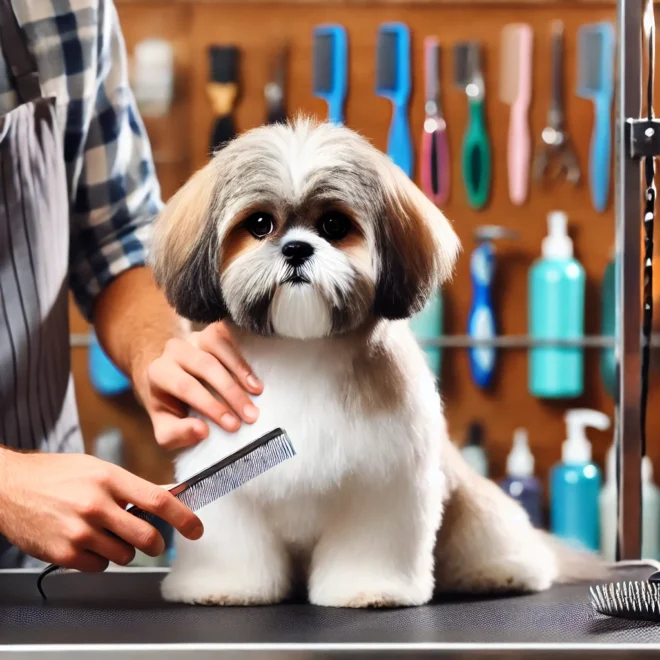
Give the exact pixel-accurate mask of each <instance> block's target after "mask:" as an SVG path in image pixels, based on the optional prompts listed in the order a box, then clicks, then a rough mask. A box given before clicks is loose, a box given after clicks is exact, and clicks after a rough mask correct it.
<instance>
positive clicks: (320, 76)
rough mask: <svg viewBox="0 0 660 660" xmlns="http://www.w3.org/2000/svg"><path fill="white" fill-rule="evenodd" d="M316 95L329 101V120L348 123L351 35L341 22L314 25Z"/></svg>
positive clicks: (313, 77)
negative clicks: (349, 42)
mask: <svg viewBox="0 0 660 660" xmlns="http://www.w3.org/2000/svg"><path fill="white" fill-rule="evenodd" d="M312 87H313V90H314V96H317V97H318V98H321V99H323V100H324V101H325V102H326V103H327V104H328V121H330V122H331V123H333V124H343V123H344V102H345V100H346V89H347V87H348V37H347V36H346V30H345V29H344V27H343V26H341V25H335V24H327V25H317V26H316V27H315V28H314V68H313V75H312Z"/></svg>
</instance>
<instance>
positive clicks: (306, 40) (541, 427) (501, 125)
mask: <svg viewBox="0 0 660 660" xmlns="http://www.w3.org/2000/svg"><path fill="white" fill-rule="evenodd" d="M119 10H120V16H121V20H122V25H123V28H124V32H125V35H126V39H127V43H128V46H129V49H130V48H132V46H133V45H134V44H135V42H136V41H137V40H139V39H140V38H143V37H144V36H156V35H158V34H161V35H162V36H167V37H168V38H170V37H172V38H174V39H175V41H176V45H177V58H178V61H179V62H180V66H181V69H180V72H181V77H182V78H183V79H184V80H183V81H182V84H181V87H180V94H181V95H182V98H183V99H185V102H183V105H184V106H185V111H184V109H183V108H182V109H181V110H180V114H178V115H177V116H176V117H175V118H173V121H172V124H171V133H177V134H178V135H179V136H180V137H181V142H180V143H178V144H182V145H186V146H187V147H188V148H189V161H185V159H182V161H181V162H177V163H176V164H175V165H174V166H172V165H170V171H167V170H166V168H165V166H164V165H161V166H159V173H160V174H161V176H162V177H163V183H164V184H165V185H164V193H165V195H166V196H169V194H171V192H172V191H173V190H174V188H175V187H176V186H177V185H178V182H179V181H182V180H183V178H185V175H184V170H186V172H185V174H188V172H192V171H193V170H194V169H196V168H197V167H199V166H201V165H203V164H204V163H205V162H206V161H207V158H208V136H209V131H210V127H211V122H212V114H211V108H210V105H209V103H208V101H207V98H206V93H205V88H204V86H205V83H206V80H207V78H208V61H207V48H208V46H210V45H212V44H221V43H233V44H236V45H238V46H239V47H240V48H241V49H242V78H241V97H240V101H239V105H238V108H237V125H238V128H239V130H242V131H244V130H247V129H249V128H252V127H254V126H257V125H259V124H260V123H261V122H262V121H263V118H264V116H265V111H266V108H265V102H264V97H263V87H264V84H265V82H266V79H267V75H268V67H269V63H270V58H271V56H272V53H273V51H274V49H275V48H277V46H278V44H279V43H281V42H282V41H283V40H286V41H288V43H289V46H290V49H291V58H290V62H291V66H290V72H289V88H288V90H287V103H288V107H289V109H290V110H291V111H292V112H293V111H300V112H304V113H309V114H313V115H318V116H321V117H323V116H325V106H324V104H323V103H322V102H321V101H319V100H318V99H315V98H314V97H313V96H312V94H311V45H312V43H311V33H312V28H313V26H314V25H315V24H317V23H321V22H326V21H332V22H339V23H343V24H344V25H345V26H346V27H347V29H348V32H349V39H350V80H349V83H350V90H349V98H348V103H347V108H346V118H347V124H348V125H349V126H350V127H351V128H354V129H356V130H358V131H360V132H361V133H363V134H364V135H366V136H367V137H368V138H369V139H371V140H372V141H373V142H374V143H375V144H376V145H377V146H378V147H380V148H385V145H386V138H387V131H388V127H389V120H390V116H391V112H390V106H389V104H388V103H387V102H386V101H385V100H383V99H381V98H378V97H376V96H375V95H374V93H373V87H374V53H375V38H376V31H377V28H378V25H379V23H380V22H382V21H389V20H400V21H404V22H406V23H407V24H408V25H409V26H410V28H411V31H412V35H413V45H414V52H413V70H414V85H413V87H414V91H413V96H412V104H411V111H410V119H411V126H412V128H413V131H414V135H415V140H416V142H418V141H419V137H420V131H421V126H422V122H423V103H424V99H423V80H422V61H423V50H422V49H423V39H424V37H425V36H427V35H437V36H438V37H439V39H440V43H441V45H442V48H443V50H442V101H443V106H444V111H445V115H446V117H447V121H448V125H449V137H450V148H451V154H452V158H453V168H452V177H453V183H452V194H451V198H450V200H449V202H448V204H447V205H446V208H445V209H444V210H445V212H446V213H447V215H448V216H449V218H450V219H451V220H452V221H453V222H454V224H455V227H456V229H457V231H458V233H459V235H460V237H461V239H462V241H463V245H464V254H463V256H462V257H461V259H460V261H459V264H458V268H457V271H456V276H455V279H454V281H453V282H452V284H451V285H449V286H448V287H447V291H446V307H447V314H446V319H447V320H446V325H447V327H446V331H447V332H448V333H459V334H461V333H464V332H465V328H466V324H467V315H468V310H469V305H470V295H471V292H470V279H469V272H468V266H469V264H468V261H469V259H468V257H469V252H470V251H471V250H472V248H473V246H474V243H473V241H472V235H473V231H474V229H475V228H476V227H477V226H479V225H481V224H503V225H506V226H509V227H514V228H516V229H517V230H518V231H519V232H520V234H521V237H520V240H518V241H516V242H513V241H509V242H507V243H502V244H501V245H499V247H498V260H499V265H498V276H497V294H496V302H497V311H498V314H499V318H500V330H501V332H503V333H506V334H524V333H525V332H526V327H527V305H526V300H527V273H528V270H529V267H530V265H531V263H532V261H533V260H534V259H535V258H536V257H537V256H538V255H539V253H540V245H541V239H542V238H543V236H544V235H545V231H546V219H545V218H546V213H547V212H548V211H550V210H554V209H563V210H565V211H567V212H568V214H569V222H570V227H571V233H572V235H573V238H574V241H575V249H576V254H577V256H578V258H579V259H580V260H581V261H582V263H583V264H584V266H585V269H586V271H587V277H588V284H587V286H588V292H587V293H588V295H587V324H586V326H587V327H586V329H587V332H588V333H590V334H596V333H598V331H599V316H600V283H601V279H602V275H603V271H604V269H605V266H606V264H607V261H608V259H609V256H610V251H611V248H612V244H613V241H614V216H613V211H612V205H611V204H610V207H609V209H608V210H607V212H606V213H603V214H599V213H596V212H595V211H594V210H593V209H592V207H591V203H590V199H589V193H588V188H587V185H586V172H587V166H588V153H589V140H590V136H591V127H592V107H591V105H590V103H589V102H587V101H583V100H581V99H578V98H577V97H576V96H575V94H574V89H575V82H576V59H575V58H576V31H577V28H578V26H579V25H581V24H582V23H586V22H592V21H599V20H615V7H614V4H613V3H612V2H568V1H567V2H548V3H541V2H528V3H521V2H518V3H501V4H500V3H495V2H487V3H473V2H461V3H446V2H437V3H433V2H424V3H405V2H387V3H363V2H342V3H320V2H319V3H316V2H294V1H292V2H265V3H240V2H238V1H236V2H226V1H223V2H211V1H206V2H194V1H193V0H187V1H185V2H180V3H153V2H149V1H148V0H146V1H143V2H139V1H135V0H130V1H127V0H124V2H121V3H120V4H119ZM554 18H561V19H563V21H564V23H565V28H566V35H565V36H566V56H565V66H566V102H567V114H568V128H569V131H570V133H571V135H572V136H573V138H574V141H575V143H576V149H577V151H578V155H579V159H580V164H581V166H582V169H583V173H584V175H585V179H584V182H583V184H582V185H581V186H580V187H579V188H578V189H573V188H571V187H570V186H568V185H558V186H555V187H551V188H549V189H546V188H541V187H538V186H534V187H533V188H532V189H531V196H530V199H529V201H528V202H527V203H526V204H525V205H524V206H522V207H514V206H513V205H512V204H511V203H510V202H509V200H508V196H507V184H506V139H507V127H508V108H507V106H504V105H503V104H502V103H500V101H499V100H498V81H499V78H500V72H499V37H500V30H501V28H502V27H503V26H504V25H505V24H506V23H508V22H513V21H525V22H529V23H530V24H531V25H532V26H533V28H534V31H535V45H534V91H533V103H532V110H531V124H532V131H533V140H534V143H536V142H537V141H538V139H539V136H540V131H541V129H542V128H543V126H544V125H545V119H546V117H545V114H546V109H547V104H548V97H549V68H550V61H549V44H550V22H551V20H552V19H554ZM465 38H477V39H480V40H482V42H483V46H484V49H485V74H486V94H487V120H488V127H489V130H490V135H491V139H492V143H493V154H494V178H493V194H492V198H491V202H490V204H489V206H488V207H487V208H486V210H484V211H482V212H475V211H472V210H470V209H469V208H468V207H467V204H466V201H465V196H464V192H463V189H462V183H461V181H460V166H459V162H460V161H459V154H460V145H461V140H462V135H463V132H464V129H465V122H466V116H467V113H466V99H465V95H464V94H462V93H460V92H459V91H458V90H456V89H455V88H454V87H453V84H452V82H451V72H452V61H451V56H450V52H449V51H450V47H451V45H452V44H453V43H455V42H456V41H459V40H461V39H465ZM180 102H181V101H180ZM151 132H152V133H153V134H154V137H155V138H156V135H155V130H154V129H153V127H152V128H151ZM165 133H167V131H165ZM157 139H162V137H160V138H157ZM416 147H417V145H416ZM155 151H156V149H155ZM184 161H185V162H184ZM586 356H587V362H586V364H587V367H586V372H587V379H586V384H585V387H586V393H585V395H584V396H583V397H581V398H580V399H579V400H576V401H573V402H570V405H571V406H572V407H592V408H596V409H599V410H603V411H605V412H606V413H608V414H610V415H611V414H612V412H613V407H612V403H611V401H610V400H609V398H608V397H607V395H606V394H605V392H604V390H603V388H602V385H601V382H600V376H599V371H598V352H597V351H594V350H591V351H587V352H586ZM498 362H499V364H498V375H497V378H496V382H495V385H494V387H493V389H492V391H490V392H481V391H480V390H478V389H477V387H476V386H475V385H474V384H473V383H472V381H471V378H470V376H469V370H468V360H467V353H466V351H465V350H462V349H451V350H449V349H448V350H446V351H445V359H444V363H445V364H444V371H443V383H442V389H443V396H444V400H445V404H446V410H447V416H448V419H449V423H450V430H451V432H452V434H453V435H454V437H456V438H457V439H459V440H461V439H462V437H463V434H464V432H465V428H466V426H467V424H468V423H469V422H470V420H472V419H480V420H482V421H483V423H484V424H485V426H486V431H487V443H488V447H487V448H488V452H489V455H490V457H491V460H492V463H493V470H494V473H495V474H496V475H500V474H501V473H502V471H503V466H504V459H505V457H506V453H507V452H508V449H509V446H510V442H511V436H512V433H513V430H514V428H515V427H517V426H526V427H527V428H528V429H529V432H530V439H531V444H532V448H533V451H534V453H535V456H536V460H537V465H538V467H539V472H540V474H541V475H542V476H544V477H545V475H546V474H547V470H548V468H549V467H550V466H551V465H552V464H553V463H554V462H555V461H557V460H558V459H559V455H560V445H561V442H562V440H563V439H564V424H563V420H562V417H563V413H564V411H565V410H566V408H567V403H566V402H561V403H545V402H541V401H538V400H536V399H534V398H533V397H532V396H531V395H530V394H529V393H528V391H527V353H526V351H522V350H520V351H514V350H506V351H505V350H502V351H500V353H499V355H498ZM76 377H77V383H78V384H79V388H80V387H84V386H85V380H84V375H83V374H82V371H81V370H80V368H79V367H78V369H77V372H76ZM656 392H657V388H656V391H655V392H654V394H655V393H656ZM87 403H88V411H87V412H85V413H84V414H86V415H88V416H89V417H93V418H95V419H96V418H99V417H103V416H107V417H108V419H115V420H116V419H119V417H117V414H118V413H116V411H114V410H112V409H111V408H109V407H108V404H106V403H102V402H99V401H98V400H97V399H94V400H93V401H92V400H90V399H88V400H87ZM654 407H655V408H657V406H654V405H652V406H651V408H652V409H653V408H654ZM122 414H124V412H122ZM127 414H129V415H130V416H132V414H133V413H132V412H130V413H127ZM113 416H114V417H113ZM83 421H84V422H85V418H84V419H83ZM89 428H92V424H91V422H89V421H88V422H86V427H85V430H87V429H89ZM140 428H141V429H143V428H145V429H147V428H148V426H147V425H146V424H145V425H143V426H142V425H141V426H140ZM654 428H657V425H654ZM145 433H146V431H145ZM590 435H591V437H592V438H593V440H594V455H595V458H596V459H597V460H598V461H600V462H602V460H603V458H604V454H605V451H606V449H607V447H608V445H609V443H610V441H611V434H610V433H597V432H595V431H594V432H592V433H591V434H590ZM656 444H657V443H653V442H652V444H651V446H650V448H649V449H650V452H651V454H652V456H653V457H654V458H660V452H659V451H658V448H657V446H656ZM135 451H136V455H137V453H138V452H137V450H135ZM150 460H151V459H150ZM135 464H136V465H140V466H141V467H140V469H146V468H144V464H143V462H141V461H140V460H137V459H136V463H135Z"/></svg>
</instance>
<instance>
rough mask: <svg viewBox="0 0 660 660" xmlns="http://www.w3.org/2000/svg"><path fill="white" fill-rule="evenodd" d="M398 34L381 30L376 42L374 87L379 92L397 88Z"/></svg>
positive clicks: (390, 91) (387, 91) (391, 90)
mask: <svg viewBox="0 0 660 660" xmlns="http://www.w3.org/2000/svg"><path fill="white" fill-rule="evenodd" d="M398 39H399V35H398V34H397V33H396V32H388V31H387V30H381V31H380V32H379V33H378V43H377V44H376V89H377V90H378V92H379V93H381V94H382V93H392V92H396V91H397V89H398V87H397V86H398V83H399V79H398V75H397V61H398V58H397V47H398Z"/></svg>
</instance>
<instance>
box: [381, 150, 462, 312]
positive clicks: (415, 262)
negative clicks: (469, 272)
mask: <svg viewBox="0 0 660 660" xmlns="http://www.w3.org/2000/svg"><path fill="white" fill-rule="evenodd" d="M377 158H378V160H379V165H378V171H379V180H380V185H381V186H382V197H383V202H384V204H383V212H382V217H381V218H379V221H378V226H377V228H376V236H377V247H378V252H379V257H380V264H379V271H378V280H377V282H376V297H375V306H374V312H375V314H376V315H377V316H379V317H381V318H386V319H392V320H395V319H403V318H409V317H410V316H412V315H413V314H415V313H416V312H418V311H420V310H421V309H422V308H423V307H424V304H425V303H426V301H427V299H428V297H429V295H430V294H431V292H432V291H433V289H434V288H435V287H438V286H440V285H441V284H442V283H443V282H444V281H445V280H447V279H449V278H450V277H451V274H452V271H453V269H454V264H455V262H456V258H457V256H458V253H459V250H460V243H459V240H458V236H456V233H455V232H454V230H453V228H452V226H451V224H450V223H449V221H448V220H447V218H446V217H445V216H444V214H443V213H442V212H441V211H440V209H438V208H437V207H436V206H435V204H433V202H431V200H429V199H428V198H427V197H426V195H424V193H422V191H421V190H420V189H419V188H418V187H417V186H416V185H415V184H414V183H413V182H412V181H411V180H410V179H409V178H408V177H407V176H406V175H405V174H404V173H403V171H402V170H401V169H399V168H398V167H397V166H396V165H394V164H393V163H392V162H391V161H390V160H389V158H387V157H386V156H385V155H384V154H380V153H379V154H378V156H377Z"/></svg>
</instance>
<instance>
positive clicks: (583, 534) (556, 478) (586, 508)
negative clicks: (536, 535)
mask: <svg viewBox="0 0 660 660" xmlns="http://www.w3.org/2000/svg"><path fill="white" fill-rule="evenodd" d="M565 419H566V436H567V437H566V440H565V442H564V444H563V445H562V460H561V463H558V464H557V465H555V466H554V467H553V468H552V472H551V474H550V528H551V531H552V533H553V534H555V535H556V536H558V537H559V538H561V539H563V540H564V541H565V542H566V543H568V544H569V545H572V546H573V547H575V548H578V549H583V550H592V551H598V549H599V548H600V525H599V516H598V513H599V511H598V508H599V507H598V498H599V494H600V488H601V476H600V470H599V469H598V466H597V465H596V464H595V463H593V462H592V460H591V443H590V442H589V440H588V439H587V434H586V427H588V426H591V427H593V428H596V429H600V430H601V431H605V430H606V429H608V428H609V426H610V419H609V417H608V416H607V415H605V414H603V413H601V412H598V411H597V410H581V409H580V410H569V411H568V412H567V413H566V418H565Z"/></svg>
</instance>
